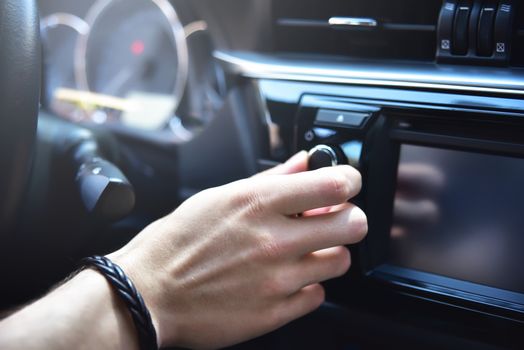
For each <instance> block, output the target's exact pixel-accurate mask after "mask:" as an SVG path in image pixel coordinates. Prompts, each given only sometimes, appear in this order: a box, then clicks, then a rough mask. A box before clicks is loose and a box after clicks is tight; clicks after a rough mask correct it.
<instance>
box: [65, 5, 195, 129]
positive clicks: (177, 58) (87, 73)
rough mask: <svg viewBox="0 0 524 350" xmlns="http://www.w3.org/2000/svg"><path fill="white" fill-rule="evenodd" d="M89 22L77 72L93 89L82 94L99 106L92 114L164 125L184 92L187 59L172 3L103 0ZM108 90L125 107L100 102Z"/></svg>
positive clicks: (80, 43) (97, 117)
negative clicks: (105, 104)
mask: <svg viewBox="0 0 524 350" xmlns="http://www.w3.org/2000/svg"><path fill="white" fill-rule="evenodd" d="M86 23H87V24H88V26H89V27H90V30H89V31H88V32H87V33H86V34H85V35H80V36H79V39H78V41H77V45H76V53H75V76H76V80H77V84H78V87H79V88H80V89H81V90H86V91H89V92H90V94H83V95H82V96H83V97H84V98H85V97H88V99H89V101H90V103H91V105H92V106H93V107H95V108H93V111H92V114H91V116H92V119H95V121H97V122H105V121H106V120H107V121H109V122H110V121H113V120H115V121H116V120H118V121H120V122H122V123H124V124H126V125H127V126H131V127H137V128H141V129H157V128H160V127H161V126H163V125H166V124H167V122H168V121H169V119H170V117H171V116H172V115H173V114H174V112H175V111H176V109H177V107H178V105H179V103H180V100H181V99H182V96H183V94H184V89H185V86H186V82H187V76H188V60H189V59H188V49H187V43H186V36H185V32H184V28H183V26H182V24H181V22H180V21H179V18H178V16H177V13H176V11H175V9H174V8H173V6H172V5H171V4H170V3H169V1H167V0H99V1H97V2H96V3H95V4H94V5H93V7H92V8H91V10H90V11H89V13H88V14H87V17H86ZM64 96H66V97H67V96H69V97H71V96H72V95H71V94H69V95H68V94H67V92H66V94H65V95H64ZM75 96H79V95H78V94H76V95H75ZM108 96H110V97H112V98H116V99H120V100H118V101H120V102H121V103H117V104H116V105H118V106H121V108H115V106H116V105H115V104H112V105H111V106H104V105H101V104H100V101H103V100H104V98H105V97H108ZM108 107H111V108H108Z"/></svg>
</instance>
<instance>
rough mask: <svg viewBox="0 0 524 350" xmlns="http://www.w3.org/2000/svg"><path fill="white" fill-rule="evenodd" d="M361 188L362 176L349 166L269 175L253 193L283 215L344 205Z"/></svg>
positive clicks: (268, 206) (270, 208) (269, 207)
mask: <svg viewBox="0 0 524 350" xmlns="http://www.w3.org/2000/svg"><path fill="white" fill-rule="evenodd" d="M361 187H362V178H361V176H360V173H359V172H358V171H357V170H356V169H355V168H353V167H351V166H349V165H339V166H336V167H329V168H321V169H318V170H313V171H308V172H303V173H297V174H288V175H275V176H267V177H264V178H263V181H260V183H259V184H257V185H256V186H255V187H254V188H253V190H255V191H260V192H258V193H259V194H262V193H263V194H264V195H262V197H263V198H265V199H266V200H267V203H264V204H267V208H268V209H269V210H272V211H274V212H277V213H279V214H283V215H294V214H297V213H302V212H304V211H307V210H311V209H316V208H322V207H327V206H332V205H337V204H341V203H345V202H346V201H347V200H349V199H350V198H352V197H354V196H356V195H357V194H358V193H359V192H360V189H361Z"/></svg>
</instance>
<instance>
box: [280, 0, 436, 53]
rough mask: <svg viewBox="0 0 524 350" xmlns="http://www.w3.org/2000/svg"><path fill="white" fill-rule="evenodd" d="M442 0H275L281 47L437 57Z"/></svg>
mask: <svg viewBox="0 0 524 350" xmlns="http://www.w3.org/2000/svg"><path fill="white" fill-rule="evenodd" d="M441 6H442V0H424V1H421V0H353V1H349V0H301V1H296V0H274V1H273V16H274V25H275V31H274V33H275V50H276V51H277V52H293V53H315V54H329V55H342V56H351V57H360V58H377V59H399V60H418V61H432V60H434V59H435V47H436V26H437V22H438V16H439V12H440V8H441Z"/></svg>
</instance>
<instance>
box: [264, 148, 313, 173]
mask: <svg viewBox="0 0 524 350" xmlns="http://www.w3.org/2000/svg"><path fill="white" fill-rule="evenodd" d="M307 162H308V154H307V152H306V151H300V152H298V153H297V154H295V155H294V156H293V157H291V158H289V159H288V160H287V161H286V162H285V163H283V164H280V165H277V166H276V167H274V168H271V169H269V170H266V171H263V172H261V173H259V174H257V175H255V177H257V176H267V175H286V174H294V173H299V172H302V171H306V170H307Z"/></svg>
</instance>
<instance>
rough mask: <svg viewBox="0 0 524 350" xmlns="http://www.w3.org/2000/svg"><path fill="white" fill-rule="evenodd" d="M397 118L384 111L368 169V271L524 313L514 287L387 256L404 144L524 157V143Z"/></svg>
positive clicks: (448, 296)
mask: <svg viewBox="0 0 524 350" xmlns="http://www.w3.org/2000/svg"><path fill="white" fill-rule="evenodd" d="M398 125H399V124H398V120H395V118H391V116H390V117H389V118H386V117H382V125H380V126H379V127H378V131H377V132H376V133H375V136H374V139H373V140H371V141H370V142H371V145H372V147H370V149H371V150H370V151H368V154H367V155H366V158H367V159H368V164H367V165H366V168H365V169H364V171H365V174H364V176H365V177H364V178H365V180H367V181H366V182H367V183H366V184H365V189H364V190H365V194H364V197H365V209H366V212H367V214H368V219H369V221H370V222H369V235H368V238H367V239H366V240H365V242H364V243H363V244H362V245H361V247H360V251H359V253H360V255H361V266H362V272H363V273H364V274H365V275H366V276H368V277H371V278H373V279H378V280H381V281H385V282H388V283H390V284H392V285H395V286H397V287H400V288H402V289H403V290H408V291H409V292H410V293H413V294H415V295H418V296H421V297H424V298H428V296H429V298H431V299H435V300H440V301H444V300H445V301H444V302H446V303H452V304H459V305H462V306H464V305H466V304H467V305H468V306H467V307H468V308H473V309H479V310H480V309H482V310H484V309H485V308H486V307H487V308H488V310H489V312H491V311H492V309H493V308H495V309H498V310H505V311H509V312H510V313H515V312H516V313H518V314H520V315H521V316H522V315H524V293H518V292H513V291H508V290H504V289H500V288H496V287H491V286H485V285H481V284H477V283H474V282H468V281H463V280H459V279H455V278H450V277H446V276H441V275H437V274H432V273H427V272H422V271H417V270H414V269H409V268H403V267H398V266H395V265H392V264H388V262H387V253H388V251H389V235H390V229H391V225H392V223H393V201H394V196H395V190H396V185H397V169H398V164H399V158H400V148H401V146H402V145H416V146H423V147H430V148H436V149H445V150H456V151H465V152H473V153H478V154H490V155H498V156H505V157H514V158H519V159H522V160H523V161H524V144H520V143H515V142H510V141H505V140H500V139H480V138H477V137H468V136H467V135H466V136H464V135H460V136H457V135H449V134H442V133H440V134H436V133H431V132H426V131H418V130H405V129H402V128H399V127H398Z"/></svg>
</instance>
